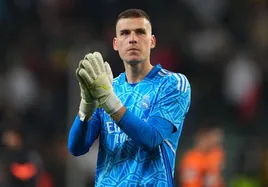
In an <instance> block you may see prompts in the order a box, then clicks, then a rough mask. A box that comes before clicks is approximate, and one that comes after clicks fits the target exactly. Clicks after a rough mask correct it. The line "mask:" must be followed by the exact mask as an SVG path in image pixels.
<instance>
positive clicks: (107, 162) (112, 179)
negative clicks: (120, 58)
mask: <svg viewBox="0 0 268 187" xmlns="http://www.w3.org/2000/svg"><path fill="white" fill-rule="evenodd" d="M113 88H114V92H115V94H116V95H117V96H118V98H119V99H120V100H121V102H122V103H123V105H124V106H125V107H126V108H127V112H126V113H125V115H124V116H123V118H122V119H121V120H120V121H119V122H118V123H116V122H115V121H114V120H113V119H112V118H111V117H110V116H109V115H108V114H107V113H106V112H105V111H104V110H103V109H98V110H97V112H95V114H94V115H96V116H93V118H92V119H91V120H90V121H89V122H88V123H87V124H85V123H82V122H80V121H79V119H78V121H77V120H75V121H74V124H73V127H72V129H71V131H70V135H69V149H70V152H72V154H74V155H81V154H85V153H86V152H87V151H88V150H89V148H90V146H91V145H92V143H93V141H94V140H95V139H96V138H97V136H98V135H99V136H100V138H99V141H100V142H99V153H98V161H97V168H96V182H95V186H96V187H99V186H117V187H122V186H129V185H132V186H154V187H171V186H173V179H174V168H175V157H176V154H175V153H176V150H177V147H178V141H179V138H180V134H181V130H182V127H183V123H184V119H185V116H186V114H187V112H188V110H189V107H190V100H191V88H190V84H189V82H188V80H187V78H186V77H185V76H184V75H183V74H180V73H173V72H169V71H167V70H165V69H163V68H162V67H161V66H160V65H156V66H155V67H154V68H153V69H152V71H151V72H150V73H149V74H148V75H147V76H146V77H145V78H144V79H143V80H142V81H141V82H139V83H137V84H136V85H131V84H129V83H128V82H127V80H126V74H125V73H122V74H120V75H119V76H118V77H117V78H115V79H114V81H113ZM85 127H86V129H85ZM85 132H86V133H85ZM81 136H82V137H81ZM85 136H86V137H85Z"/></svg>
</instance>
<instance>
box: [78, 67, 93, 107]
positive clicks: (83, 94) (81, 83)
mask: <svg viewBox="0 0 268 187" xmlns="http://www.w3.org/2000/svg"><path fill="white" fill-rule="evenodd" d="M80 69H81V68H77V69H76V71H75V74H76V78H77V80H78V82H79V86H80V95H81V97H82V98H83V99H85V101H87V102H91V101H93V98H92V96H91V95H90V92H89V91H88V89H87V86H86V83H85V81H84V79H83V78H82V77H81V76H80V75H79V71H80Z"/></svg>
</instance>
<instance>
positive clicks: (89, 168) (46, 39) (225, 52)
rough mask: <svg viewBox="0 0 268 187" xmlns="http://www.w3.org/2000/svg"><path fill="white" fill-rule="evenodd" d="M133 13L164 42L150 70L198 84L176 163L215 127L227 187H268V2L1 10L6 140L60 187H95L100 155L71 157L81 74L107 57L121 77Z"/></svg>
mask: <svg viewBox="0 0 268 187" xmlns="http://www.w3.org/2000/svg"><path fill="white" fill-rule="evenodd" d="M126 8H141V9H144V10H145V11H147V12H148V14H149V15H150V17H151V20H152V24H153V33H154V34H155V35H156V38H157V47H156V49H154V50H153V51H152V63H154V64H156V63H161V64H162V66H163V67H164V68H167V69H169V70H172V71H175V72H181V73H184V74H185V75H186V76H187V77H188V79H189V81H190V83H191V86H192V105H191V109H190V113H189V115H188V117H187V120H186V122H185V125H184V129H183V133H182V136H181V139H180V143H179V149H178V154H177V155H178V157H177V158H178V159H180V157H181V155H183V153H184V152H185V150H187V149H188V148H189V147H190V146H191V145H192V141H193V135H194V133H195V132H196V130H197V129H198V127H200V126H202V125H204V124H206V123H211V124H212V125H213V124H215V125H218V126H220V127H221V128H222V129H223V130H224V132H225V138H224V147H225V153H226V155H227V157H226V170H225V179H226V182H227V184H228V186H231V184H232V181H234V180H235V179H236V177H237V176H243V179H244V180H245V181H246V180H249V181H252V180H254V181H255V183H256V185H257V183H260V184H259V185H257V186H263V187H264V186H267V185H268V182H267V181H268V166H267V165H268V138H267V134H268V125H267V122H268V115H267V114H268V113H267V112H268V97H267V96H268V86H267V81H268V63H267V59H268V2H267V1H265V0H235V1H232V0H170V1H165V2H164V1H152V0H145V1H141V0H136V1H133V2H132V1H130V2H126V1H123V0H98V1H87V0H23V1H21V0H1V1H0V57H1V60H0V85H1V89H0V134H1V136H2V134H3V133H4V132H5V131H6V130H7V129H9V128H13V127H16V128H17V129H20V130H21V133H22V135H23V137H24V140H25V141H24V144H25V148H27V149H30V150H33V151H35V152H36V153H37V154H38V156H39V159H40V161H41V163H42V166H43V168H44V169H45V170H46V171H47V173H48V174H49V175H50V176H51V177H52V179H53V183H54V186H57V187H64V186H66V187H71V186H76V187H84V186H86V185H88V186H91V184H92V180H94V179H93V177H94V168H95V159H96V154H95V153H96V150H97V145H96V144H95V146H94V147H93V150H92V151H91V152H90V153H89V154H87V155H86V156H83V157H81V158H76V159H74V158H72V157H70V155H69V154H68V150H67V147H66V142H67V133H68V130H69V128H70V125H71V123H72V120H73V118H74V116H75V115H76V112H77V109H78V104H79V99H80V98H79V88H78V84H77V82H76V79H75V74H74V70H75V68H76V66H77V64H78V62H79V60H80V59H81V58H83V56H84V55H85V54H86V53H88V52H93V51H100V52H102V53H103V55H104V57H105V59H106V60H108V62H109V63H110V64H111V67H112V70H113V73H114V76H117V75H118V74H119V73H120V72H122V71H123V64H122V62H121V60H120V59H119V57H118V54H117V52H115V51H113V49H112V39H113V36H114V30H115V29H114V24H115V20H116V16H117V15H118V13H120V12H121V11H123V10H124V9H126ZM2 143H3V142H2ZM2 143H1V145H2ZM2 146H3V145H2ZM3 150H4V149H2V147H1V151H0V154H2V153H3V152H2V151H3ZM0 162H1V160H0ZM0 168H1V167H0ZM0 170H1V169H0ZM3 173H4V172H3V171H2V173H1V172H0V181H1V174H2V176H4V175H3ZM2 178H3V177H2ZM256 185H255V186H256ZM257 186H256V187H257ZM237 187H239V186H237Z"/></svg>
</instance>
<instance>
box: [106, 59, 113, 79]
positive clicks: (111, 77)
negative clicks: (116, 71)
mask: <svg viewBox="0 0 268 187" xmlns="http://www.w3.org/2000/svg"><path fill="white" fill-rule="evenodd" d="M104 68H105V72H106V74H107V76H108V78H109V81H110V83H111V84H112V83H113V72H112V69H111V67H110V65H109V64H108V62H104Z"/></svg>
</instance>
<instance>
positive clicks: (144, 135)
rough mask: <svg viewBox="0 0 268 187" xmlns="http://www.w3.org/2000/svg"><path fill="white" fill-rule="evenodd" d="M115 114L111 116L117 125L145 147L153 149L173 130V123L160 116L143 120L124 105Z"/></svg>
mask: <svg viewBox="0 0 268 187" xmlns="http://www.w3.org/2000/svg"><path fill="white" fill-rule="evenodd" d="M115 115H116V116H113V118H114V120H115V121H116V123H117V125H118V126H119V127H120V128H121V129H122V130H123V131H124V132H125V133H126V134H127V135H128V136H129V137H130V138H131V139H132V140H133V141H135V142H136V143H137V144H139V145H141V146H142V147H144V148H145V149H149V150H150V149H153V148H154V147H156V146H157V145H159V144H160V143H162V142H163V140H164V139H165V138H167V137H168V136H169V135H170V134H171V133H172V132H173V125H172V124H171V123H169V122H168V121H167V120H165V119H163V118H160V117H153V118H151V119H150V120H149V121H148V122H144V121H143V120H141V119H139V118H138V117H136V116H135V115H134V114H132V113H131V112H130V111H128V110H126V108H125V107H124V108H123V107H122V108H121V109H120V110H119V111H118V112H116V113H115Z"/></svg>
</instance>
